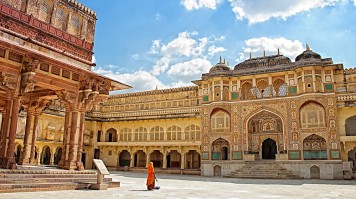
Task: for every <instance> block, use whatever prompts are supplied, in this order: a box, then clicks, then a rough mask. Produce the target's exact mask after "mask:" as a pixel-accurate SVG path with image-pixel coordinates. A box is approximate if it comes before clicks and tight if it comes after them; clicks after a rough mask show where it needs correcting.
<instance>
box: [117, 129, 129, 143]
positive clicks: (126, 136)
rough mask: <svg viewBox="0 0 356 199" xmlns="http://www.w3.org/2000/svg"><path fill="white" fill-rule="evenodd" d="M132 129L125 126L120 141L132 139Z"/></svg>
mask: <svg viewBox="0 0 356 199" xmlns="http://www.w3.org/2000/svg"><path fill="white" fill-rule="evenodd" d="M131 136H132V134H131V129H129V128H123V129H121V131H120V141H132V140H131Z"/></svg>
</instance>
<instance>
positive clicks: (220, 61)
mask: <svg viewBox="0 0 356 199" xmlns="http://www.w3.org/2000/svg"><path fill="white" fill-rule="evenodd" d="M219 64H221V55H220V62H219Z"/></svg>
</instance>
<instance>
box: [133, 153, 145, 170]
mask: <svg viewBox="0 0 356 199" xmlns="http://www.w3.org/2000/svg"><path fill="white" fill-rule="evenodd" d="M134 167H146V153H145V152H143V150H139V151H137V152H136V153H135V159H134Z"/></svg>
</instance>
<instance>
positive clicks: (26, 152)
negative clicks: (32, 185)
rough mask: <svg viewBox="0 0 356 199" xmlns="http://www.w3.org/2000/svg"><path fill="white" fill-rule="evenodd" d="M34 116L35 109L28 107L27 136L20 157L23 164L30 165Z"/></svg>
mask: <svg viewBox="0 0 356 199" xmlns="http://www.w3.org/2000/svg"><path fill="white" fill-rule="evenodd" d="M33 117H34V110H33V109H32V108H30V107H29V108H27V118H26V129H25V137H24V141H23V144H24V147H23V151H22V157H21V159H20V163H19V164H21V165H28V164H30V151H31V144H32V142H31V143H30V139H31V138H30V136H31V129H32V128H31V127H32V120H33Z"/></svg>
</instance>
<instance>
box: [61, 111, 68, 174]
mask: <svg viewBox="0 0 356 199" xmlns="http://www.w3.org/2000/svg"><path fill="white" fill-rule="evenodd" d="M69 119H70V113H69V111H67V110H66V112H65V116H64V132H63V147H62V154H61V160H60V161H59V162H58V167H59V168H64V165H65V163H66V160H67V157H68V156H67V152H68V150H67V147H68V144H67V140H68V137H69V136H68V133H69V131H68V127H69V121H70V120H69Z"/></svg>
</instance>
